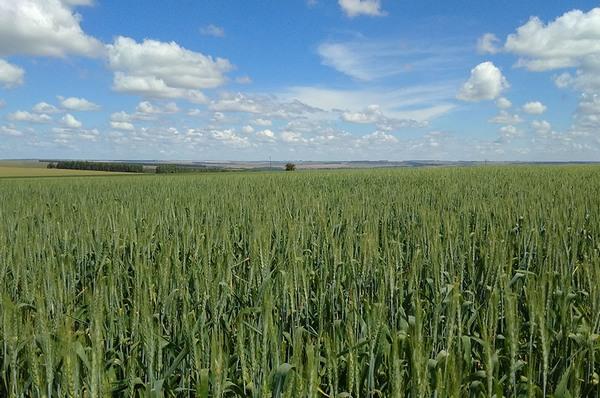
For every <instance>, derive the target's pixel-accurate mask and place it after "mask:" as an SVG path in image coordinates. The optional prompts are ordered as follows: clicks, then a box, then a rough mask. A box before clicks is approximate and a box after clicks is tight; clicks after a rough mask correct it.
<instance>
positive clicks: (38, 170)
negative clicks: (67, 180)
mask: <svg viewBox="0 0 600 398" xmlns="http://www.w3.org/2000/svg"><path fill="white" fill-rule="evenodd" d="M110 174H119V173H110V172H106V171H87V170H59V169H48V168H45V167H42V166H38V167H33V166H29V165H15V166H13V165H3V164H1V163H0V178H3V177H5V178H15V177H18V178H20V177H68V176H94V175H110Z"/></svg>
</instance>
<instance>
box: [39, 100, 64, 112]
mask: <svg viewBox="0 0 600 398" xmlns="http://www.w3.org/2000/svg"><path fill="white" fill-rule="evenodd" d="M32 110H33V111H34V112H35V113H45V114H52V113H60V112H62V111H61V110H60V109H58V108H57V107H55V106H54V105H51V104H49V103H47V102H38V103H37V104H35V105H34V106H33V108H32Z"/></svg>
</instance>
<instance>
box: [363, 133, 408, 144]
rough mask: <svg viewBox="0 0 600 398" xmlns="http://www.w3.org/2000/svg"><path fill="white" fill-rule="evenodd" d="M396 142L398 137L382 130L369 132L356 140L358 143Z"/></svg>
mask: <svg viewBox="0 0 600 398" xmlns="http://www.w3.org/2000/svg"><path fill="white" fill-rule="evenodd" d="M396 142H398V138H396V137H394V136H393V135H391V134H388V133H386V132H384V131H375V132H373V133H371V134H367V135H363V136H362V137H361V138H360V139H359V140H358V141H357V144H358V145H362V144H394V143H396Z"/></svg>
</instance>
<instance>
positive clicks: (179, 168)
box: [156, 163, 226, 174]
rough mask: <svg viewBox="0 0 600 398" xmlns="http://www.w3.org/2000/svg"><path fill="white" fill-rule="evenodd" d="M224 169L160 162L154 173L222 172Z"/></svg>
mask: <svg viewBox="0 0 600 398" xmlns="http://www.w3.org/2000/svg"><path fill="white" fill-rule="evenodd" d="M222 171H226V170H225V169H220V168H216V167H206V166H199V165H193V164H192V165H189V164H173V163H161V164H159V165H158V166H156V174H175V173H209V172H222Z"/></svg>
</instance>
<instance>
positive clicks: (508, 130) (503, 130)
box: [500, 125, 521, 141]
mask: <svg viewBox="0 0 600 398" xmlns="http://www.w3.org/2000/svg"><path fill="white" fill-rule="evenodd" d="M520 135H521V131H520V130H519V129H517V128H516V127H515V126H513V125H508V126H502V127H500V137H501V138H502V139H503V140H505V141H510V140H511V139H513V138H515V137H519V136H520Z"/></svg>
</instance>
